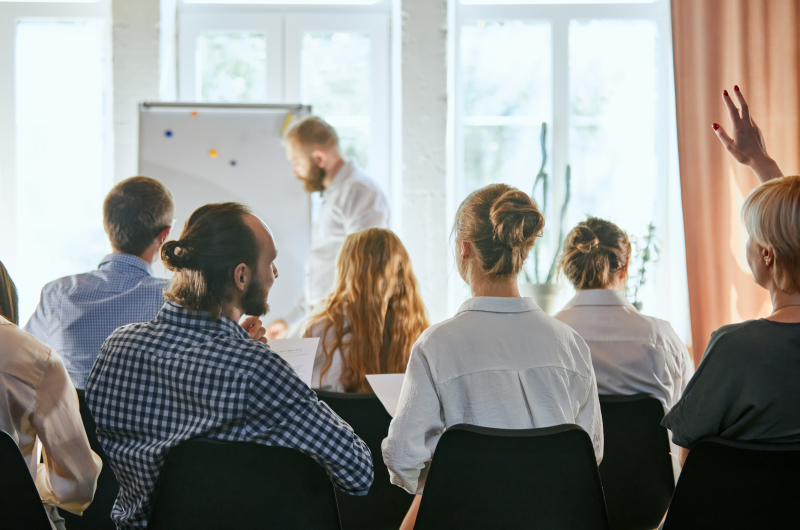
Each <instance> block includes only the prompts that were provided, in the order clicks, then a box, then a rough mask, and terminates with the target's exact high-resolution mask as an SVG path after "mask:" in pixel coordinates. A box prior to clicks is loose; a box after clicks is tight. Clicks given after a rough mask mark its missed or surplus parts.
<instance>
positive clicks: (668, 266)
mask: <svg viewBox="0 0 800 530" xmlns="http://www.w3.org/2000/svg"><path fill="white" fill-rule="evenodd" d="M451 5H453V6H454V10H455V16H454V19H453V20H454V25H455V27H454V28H453V41H451V50H452V51H451V56H452V59H451V67H452V68H451V86H452V91H453V96H454V97H453V99H454V103H453V104H452V105H451V109H452V114H453V119H452V120H451V123H452V126H451V130H450V134H451V138H452V148H451V150H452V153H451V155H450V160H451V162H450V172H451V174H452V176H451V182H452V183H451V185H450V186H449V188H448V189H449V192H450V194H451V198H450V200H448V208H449V212H448V217H449V218H452V216H453V215H455V211H456V209H457V207H458V204H457V202H458V201H459V198H460V197H462V196H463V191H464V190H463V183H464V126H465V122H466V121H468V120H465V113H464V106H463V105H464V99H463V79H462V71H461V59H460V52H461V49H460V42H461V32H462V28H463V27H464V26H465V25H468V24H475V23H476V22H478V21H484V22H490V21H492V22H494V21H510V20H521V21H549V22H550V26H551V35H552V39H553V40H552V47H551V53H552V59H551V60H552V63H551V64H552V87H551V90H552V98H553V99H552V104H553V108H552V116H553V122H552V127H551V130H550V131H549V132H550V134H551V140H550V141H551V145H552V150H551V152H550V156H551V164H552V175H553V180H552V203H553V204H561V203H562V202H563V200H564V195H565V192H566V186H565V184H566V181H565V172H566V166H567V164H568V160H569V130H570V112H569V24H570V21H572V20H651V21H653V22H655V23H656V24H657V27H658V49H657V54H658V59H659V69H658V78H657V87H658V97H659V99H658V103H657V117H656V126H657V128H658V130H657V136H656V160H657V169H656V197H657V201H656V205H655V206H656V211H655V216H654V217H655V219H654V220H655V223H656V226H657V229H658V234H659V235H658V238H659V240H660V243H661V252H660V257H659V264H658V265H657V266H656V268H655V274H656V276H655V277H654V280H651V281H655V282H656V284H657V294H658V298H659V300H660V302H662V301H663V306H662V307H659V308H655V307H653V308H650V307H647V308H645V310H646V311H648V312H649V313H650V314H655V315H656V316H659V317H660V318H666V319H669V320H671V321H673V322H674V323H675V327H676V329H678V330H679V335H680V336H681V338H683V339H684V340H690V333H689V331H688V328H689V320H688V319H689V309H688V287H687V282H686V258H685V247H684V236H683V223H682V209H681V205H680V182H679V174H678V168H677V141H676V137H675V135H676V126H675V103H674V80H673V70H672V27H671V13H670V2H669V0H655V1H653V2H651V3H645V4H550V5H547V4H527V5H476V4H462V3H461V2H459V1H458V0H454V1H453V3H452V4H451ZM526 191H527V190H526ZM551 217H552V218H551V219H547V222H548V224H549V225H550V226H551V227H552V233H553V234H557V233H558V231H559V228H560V227H559V218H558V216H556V215H552V216H551ZM566 228H568V227H565V229H566ZM676 268H677V269H678V270H675V269H676ZM456 283H458V282H456ZM459 291H460V289H459V288H458V286H453V287H452V288H451V289H450V293H449V301H450V303H449V306H450V307H449V309H450V312H451V313H452V312H454V311H455V310H456V309H457V304H458V298H459V296H460V294H459Z"/></svg>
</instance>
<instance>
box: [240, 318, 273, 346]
mask: <svg viewBox="0 0 800 530" xmlns="http://www.w3.org/2000/svg"><path fill="white" fill-rule="evenodd" d="M240 325H241V326H242V328H244V330H245V331H246V332H247V333H249V334H250V338H252V339H253V340H257V341H258V342H262V343H264V344H266V345H267V346H269V344H268V343H267V337H266V336H265V335H266V334H267V330H266V329H264V327H263V326H262V325H261V319H260V318H258V317H247V318H245V319H244V320H243V321H242V323H241V324H240Z"/></svg>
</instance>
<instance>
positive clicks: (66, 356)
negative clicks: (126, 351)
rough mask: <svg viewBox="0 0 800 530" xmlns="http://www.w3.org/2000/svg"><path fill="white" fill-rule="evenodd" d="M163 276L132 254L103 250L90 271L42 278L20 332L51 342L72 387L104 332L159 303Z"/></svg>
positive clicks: (141, 317) (85, 372)
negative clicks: (34, 303) (44, 280)
mask: <svg viewBox="0 0 800 530" xmlns="http://www.w3.org/2000/svg"><path fill="white" fill-rule="evenodd" d="M165 281H166V280H163V279H161V278H156V277H154V276H153V269H151V268H150V265H149V264H148V263H146V262H144V261H142V260H140V259H139V258H137V257H136V256H131V255H128V254H109V255H108V256H106V257H105V258H103V261H101V262H100V266H99V267H98V268H97V270H96V271H92V272H87V273H86V274H77V275H75V276H67V277H65V278H61V279H58V280H55V281H53V282H50V283H48V284H47V285H45V286H44V289H42V298H41V301H40V302H39V305H38V306H37V307H36V311H35V312H34V313H33V316H32V317H31V318H30V320H29V321H28V323H27V324H26V325H25V331H27V332H28V333H30V334H31V335H33V336H34V337H36V338H37V339H39V340H40V341H42V342H44V343H45V344H47V345H49V346H52V347H53V349H54V350H56V351H57V352H58V353H59V354H60V355H61V358H62V359H63V360H64V365H65V366H66V367H67V371H68V372H69V375H70V376H71V377H72V382H73V383H75V387H76V388H84V387H85V386H86V378H87V377H89V370H91V369H92V363H94V358H95V356H96V355H97V350H99V349H100V346H101V345H102V344H103V341H104V340H106V337H108V335H109V334H110V333H111V332H112V331H114V330H115V329H117V328H118V327H120V326H124V325H125V324H131V323H133V322H143V321H145V320H150V319H152V318H153V317H154V316H156V314H157V313H158V310H159V309H161V306H162V305H164V295H163V294H162V293H163V291H164V285H165Z"/></svg>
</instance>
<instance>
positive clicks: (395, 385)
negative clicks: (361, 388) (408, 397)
mask: <svg viewBox="0 0 800 530" xmlns="http://www.w3.org/2000/svg"><path fill="white" fill-rule="evenodd" d="M405 377H406V374H375V375H367V382H368V383H369V386H371V387H372V391H373V392H375V395H376V396H378V399H380V400H381V403H383V406H384V407H385V408H386V412H388V413H389V415H390V416H391V417H392V418H394V414H395V412H397V404H398V402H399V401H400V391H401V390H402V389H403V380H404V379H405Z"/></svg>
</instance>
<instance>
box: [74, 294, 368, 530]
mask: <svg viewBox="0 0 800 530" xmlns="http://www.w3.org/2000/svg"><path fill="white" fill-rule="evenodd" d="M86 403H87V404H88V405H89V410H91V411H92V416H93V417H94V419H95V421H96V422H97V438H98V439H99V440H100V443H101V444H102V445H103V450H104V451H105V453H106V455H107V456H108V459H109V461H110V462H111V466H112V467H113V468H114V472H115V473H116V475H117V478H118V479H119V486H120V489H119V495H117V501H116V504H115V505H114V509H113V510H112V512H111V518H112V519H113V520H114V522H115V523H116V525H117V528H118V529H119V530H128V529H132V528H146V527H147V519H148V517H149V515H150V511H151V510H152V506H153V499H154V495H155V489H156V484H157V483H158V478H159V476H160V474H161V471H162V470H163V468H164V463H165V461H166V458H167V454H168V453H169V451H170V449H172V448H173V447H175V446H176V445H178V444H180V443H181V442H183V441H184V440H189V439H190V438H197V437H207V438H214V439H217V440H226V441H237V442H255V443H259V444H263V445H270V446H279V447H290V448H293V449H296V450H298V451H300V452H302V453H304V454H306V455H308V456H310V457H311V458H313V459H314V460H316V461H317V463H319V464H320V465H321V466H322V467H324V468H325V470H326V471H327V472H328V475H329V477H330V478H331V480H332V481H333V483H334V484H335V485H336V487H338V488H339V489H340V490H342V491H344V492H346V493H349V494H351V495H366V494H367V491H369V488H370V485H371V484H372V479H373V470H372V454H371V453H370V451H369V448H368V447H367V445H366V444H365V443H364V442H363V441H362V440H361V439H360V438H359V437H358V436H356V434H355V433H354V432H353V429H352V428H351V427H350V426H349V425H348V424H347V423H345V422H344V421H343V420H342V419H341V418H340V417H339V416H337V415H336V414H334V413H333V411H332V410H331V409H330V408H329V407H328V406H327V405H326V404H325V403H323V402H321V401H319V400H318V399H317V396H316V394H314V392H313V391H312V390H311V389H310V388H308V386H306V384H305V383H303V381H301V380H300V378H299V377H297V374H296V373H295V371H294V369H293V368H292V367H291V366H290V365H289V363H287V362H286V361H284V360H283V359H282V358H281V357H280V356H279V355H278V354H276V353H275V352H273V351H272V350H270V349H269V348H268V347H267V346H266V345H264V344H262V343H260V342H257V341H255V340H253V339H251V338H250V335H248V334H247V332H245V330H244V329H242V327H241V326H239V324H237V323H236V322H234V321H233V320H231V319H230V318H228V317H225V316H223V317H220V318H219V319H217V320H212V319H211V318H210V317H209V314H208V313H207V312H205V311H190V310H187V309H185V308H183V307H181V306H179V305H177V304H175V303H173V302H167V303H166V304H164V307H163V308H162V309H161V311H160V312H159V313H158V316H157V317H156V318H154V319H153V320H151V321H150V322H141V323H138V324H131V325H130V326H124V327H121V328H119V329H117V330H115V331H114V332H113V333H112V334H111V336H109V337H108V339H107V340H106V341H105V342H104V343H103V346H102V348H101V349H100V353H99V354H98V356H97V362H95V363H94V367H93V368H92V372H91V374H90V375H89V380H88V381H87V383H86ZM220 486H221V487H224V485H220Z"/></svg>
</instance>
